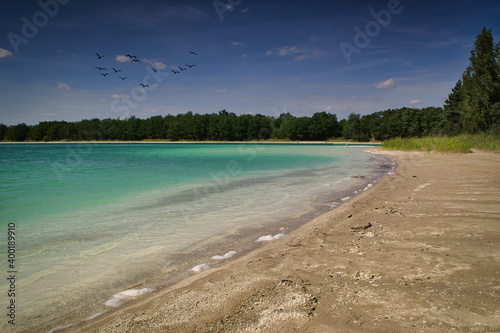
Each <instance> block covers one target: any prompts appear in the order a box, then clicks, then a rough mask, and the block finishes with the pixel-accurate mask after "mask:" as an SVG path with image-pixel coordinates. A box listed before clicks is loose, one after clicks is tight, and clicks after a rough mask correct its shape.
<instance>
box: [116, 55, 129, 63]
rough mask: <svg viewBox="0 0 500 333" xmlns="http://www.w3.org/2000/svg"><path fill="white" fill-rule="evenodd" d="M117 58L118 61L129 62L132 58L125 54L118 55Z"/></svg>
mask: <svg viewBox="0 0 500 333" xmlns="http://www.w3.org/2000/svg"><path fill="white" fill-rule="evenodd" d="M115 60H116V61H118V62H129V61H130V58H129V57H127V56H124V55H117V56H116V58H115Z"/></svg>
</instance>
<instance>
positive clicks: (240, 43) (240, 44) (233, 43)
mask: <svg viewBox="0 0 500 333" xmlns="http://www.w3.org/2000/svg"><path fill="white" fill-rule="evenodd" d="M231 45H239V46H243V45H245V43H242V42H232V43H231Z"/></svg>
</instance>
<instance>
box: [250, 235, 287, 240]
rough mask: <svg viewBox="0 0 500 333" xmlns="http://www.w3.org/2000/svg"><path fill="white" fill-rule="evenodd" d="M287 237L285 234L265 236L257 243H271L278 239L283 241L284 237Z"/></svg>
mask: <svg viewBox="0 0 500 333" xmlns="http://www.w3.org/2000/svg"><path fill="white" fill-rule="evenodd" d="M285 236H286V235H285V234H276V235H274V236H273V235H265V236H261V237H259V238H258V239H257V240H256V242H271V241H273V240H277V239H281V238H283V237H285Z"/></svg>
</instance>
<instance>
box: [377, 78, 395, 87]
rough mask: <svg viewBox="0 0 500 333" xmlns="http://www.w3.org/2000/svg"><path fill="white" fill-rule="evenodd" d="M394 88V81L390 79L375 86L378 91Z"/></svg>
mask: <svg viewBox="0 0 500 333" xmlns="http://www.w3.org/2000/svg"><path fill="white" fill-rule="evenodd" d="M392 87H394V79H389V80H386V81H384V82H379V83H376V84H375V88H377V89H387V88H392Z"/></svg>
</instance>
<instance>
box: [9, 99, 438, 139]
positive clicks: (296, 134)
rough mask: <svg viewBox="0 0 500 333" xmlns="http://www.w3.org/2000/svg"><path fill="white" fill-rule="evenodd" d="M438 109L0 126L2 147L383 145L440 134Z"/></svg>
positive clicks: (224, 114)
mask: <svg viewBox="0 0 500 333" xmlns="http://www.w3.org/2000/svg"><path fill="white" fill-rule="evenodd" d="M444 123H445V119H444V110H443V109H442V108H435V107H430V108H425V109H414V108H402V109H394V110H386V111H382V112H376V113H372V114H370V115H364V116H361V115H360V114H354V113H352V114H350V115H349V117H348V118H347V119H342V120H340V121H338V120H337V116H336V115H335V114H330V113H327V112H317V113H315V114H314V115H313V116H312V117H295V116H293V115H291V114H290V113H282V114H281V115H279V116H278V117H271V116H265V115H261V114H256V115H250V114H245V115H240V116H237V115H236V114H234V113H232V112H227V111H226V110H222V111H220V112H218V113H213V114H203V115H200V114H196V113H192V112H187V113H185V114H178V115H175V116H173V115H167V116H154V117H150V118H148V119H140V118H136V117H130V118H127V119H122V120H120V119H97V118H96V119H87V120H81V121H77V122H66V121H44V122H40V123H39V124H37V125H31V126H29V125H26V124H18V125H14V126H5V125H2V124H0V139H1V140H4V141H93V140H104V141H106V140H123V141H140V140H171V141H180V140H187V141H207V140H214V141H247V140H269V139H277V140H293V141H298V140H300V141H325V140H331V139H340V138H342V139H345V140H354V141H369V140H386V139H389V138H394V137H420V136H425V135H430V134H440V133H442V131H443V129H444Z"/></svg>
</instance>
